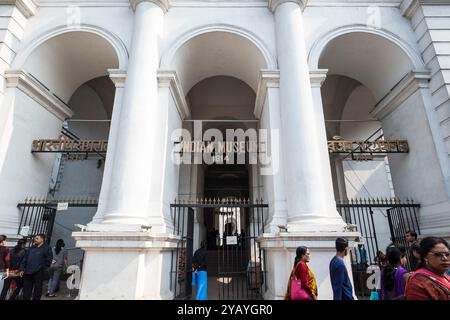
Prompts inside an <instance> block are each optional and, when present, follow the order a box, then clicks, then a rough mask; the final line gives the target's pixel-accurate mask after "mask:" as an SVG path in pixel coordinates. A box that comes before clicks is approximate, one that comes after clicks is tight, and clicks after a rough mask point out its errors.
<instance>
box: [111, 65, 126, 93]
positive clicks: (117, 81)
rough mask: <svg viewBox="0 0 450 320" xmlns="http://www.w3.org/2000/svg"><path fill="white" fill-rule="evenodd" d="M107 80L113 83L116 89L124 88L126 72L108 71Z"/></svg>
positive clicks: (119, 70)
mask: <svg viewBox="0 0 450 320" xmlns="http://www.w3.org/2000/svg"><path fill="white" fill-rule="evenodd" d="M108 73H109V78H110V79H111V81H112V82H113V83H114V85H115V86H116V88H124V87H125V80H126V78H127V71H126V70H121V69H108Z"/></svg>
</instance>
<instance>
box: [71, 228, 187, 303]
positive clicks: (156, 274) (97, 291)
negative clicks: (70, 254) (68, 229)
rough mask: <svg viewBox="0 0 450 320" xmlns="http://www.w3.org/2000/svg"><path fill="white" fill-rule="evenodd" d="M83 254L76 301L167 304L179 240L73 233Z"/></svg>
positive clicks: (150, 235)
mask: <svg viewBox="0 0 450 320" xmlns="http://www.w3.org/2000/svg"><path fill="white" fill-rule="evenodd" d="M72 235H73V237H74V238H75V240H76V246H77V247H80V248H81V249H82V250H84V252H85V255H84V262H83V268H82V275H81V283H80V291H79V296H78V298H79V299H80V300H144V299H146V300H147V299H148V300H170V299H173V298H174V293H173V292H172V291H171V286H170V278H171V274H170V268H171V262H172V252H173V251H174V250H176V248H177V243H178V241H179V238H178V237H176V236H174V235H170V234H154V233H150V232H117V231H114V232H112V231H109V232H74V233H73V234H72Z"/></svg>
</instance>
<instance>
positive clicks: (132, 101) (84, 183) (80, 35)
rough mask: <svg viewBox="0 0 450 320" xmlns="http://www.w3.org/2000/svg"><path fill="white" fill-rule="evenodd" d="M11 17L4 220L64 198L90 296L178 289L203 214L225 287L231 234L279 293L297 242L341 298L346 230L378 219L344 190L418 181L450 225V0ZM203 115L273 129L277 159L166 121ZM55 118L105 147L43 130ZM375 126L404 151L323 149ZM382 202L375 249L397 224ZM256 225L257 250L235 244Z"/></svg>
mask: <svg viewBox="0 0 450 320" xmlns="http://www.w3.org/2000/svg"><path fill="white" fill-rule="evenodd" d="M0 22H1V24H0V31H1V32H0V39H1V40H0V80H1V84H0V234H6V235H7V236H8V237H9V239H10V240H11V241H14V239H18V238H21V237H22V236H24V235H30V234H31V235H33V230H34V229H33V228H34V227H33V225H32V223H28V222H27V219H28V218H29V215H32V214H35V215H38V216H39V215H40V216H39V217H38V218H36V219H40V220H42V221H47V222H48V220H49V212H50V211H49V212H48V211H46V210H53V209H52V208H51V206H50V202H52V201H53V202H62V203H68V204H69V207H68V208H63V207H64V206H61V207H59V210H58V211H57V213H56V217H55V218H54V221H52V226H51V230H50V232H49V234H53V235H52V241H54V240H56V239H57V238H63V239H65V241H66V243H68V244H69V245H70V247H71V248H72V247H73V248H79V250H78V252H79V253H81V250H82V251H83V252H84V259H83V264H82V277H81V284H80V291H79V298H80V299H174V298H176V297H177V288H178V289H179V290H181V289H180V287H181V286H183V284H182V281H186V279H184V280H183V278H182V277H181V278H180V269H179V268H181V266H180V255H184V256H183V257H184V259H185V260H186V259H187V260H186V261H183V263H184V266H183V268H184V269H182V270H184V271H186V269H189V263H188V262H189V258H187V257H188V256H189V255H190V254H191V253H192V251H193V250H195V249H196V248H198V247H199V245H200V243H201V241H202V240H207V239H208V240H210V239H211V237H209V234H210V233H211V232H212V234H213V237H212V238H214V236H215V235H216V234H217V237H218V238H220V240H218V241H216V240H213V242H214V243H213V245H212V246H211V241H208V242H209V245H210V246H211V247H210V248H209V249H210V251H211V256H214V254H218V255H219V256H214V257H216V258H215V259H216V260H217V259H218V260H219V266H214V267H215V268H216V267H217V268H218V270H219V275H217V277H216V278H212V279H211V280H210V281H212V282H213V281H215V280H217V281H219V280H221V281H222V284H221V285H222V287H219V289H218V290H219V291H220V290H223V286H224V283H228V284H229V283H232V282H233V281H234V280H233V277H232V276H230V275H226V274H225V273H223V274H222V276H221V275H220V270H221V266H222V267H223V264H224V263H225V262H220V259H221V258H223V257H225V256H226V257H227V259H229V257H230V256H228V253H224V252H228V251H224V250H223V247H224V246H229V248H231V249H230V250H236V254H237V255H241V257H244V258H242V259H243V260H242V261H243V263H242V265H243V266H244V268H246V269H245V270H246V272H247V275H248V270H250V269H251V267H252V266H253V268H256V267H255V266H259V267H258V268H260V269H259V270H260V271H261V272H263V273H264V280H263V281H260V280H258V281H257V282H258V283H259V282H262V283H263V285H261V286H257V287H258V289H259V290H260V294H261V297H262V298H264V299H282V298H283V296H284V292H285V289H286V284H287V279H288V276H289V273H290V270H291V267H292V264H293V261H294V256H295V249H296V248H297V247H298V246H300V245H305V246H307V247H309V248H310V250H311V252H312V260H311V263H310V267H311V269H312V270H313V272H314V273H315V275H316V278H317V281H318V289H319V299H330V298H332V291H331V284H330V279H329V272H328V262H329V261H330V260H331V258H332V256H333V255H334V241H335V239H336V237H338V236H339V237H345V238H347V239H349V240H350V242H351V244H352V245H353V244H354V241H355V240H358V236H359V235H360V233H363V234H362V235H363V237H365V236H366V235H365V234H364V233H365V231H363V230H362V229H363V228H362V227H361V226H359V225H358V224H359V222H358V221H356V222H355V221H348V220H346V219H343V216H341V215H340V214H339V211H338V210H337V206H336V203H337V202H338V203H340V202H341V201H345V200H348V199H352V198H371V199H376V198H377V197H378V198H392V197H397V198H399V199H407V198H408V199H409V198H412V199H414V202H415V203H418V204H420V210H419V211H418V212H417V215H416V216H413V215H410V216H408V217H409V218H408V219H417V227H418V229H420V234H421V235H436V236H443V237H446V238H449V237H450V160H449V156H450V1H448V0H440V1H438V0H433V1H431V0H430V1H428V0H403V1H401V0H379V1H363V0H340V1H334V0H309V1H308V0H232V1H228V0H146V1H145V0H132V1H129V0H85V1H66V0H8V1H5V0H3V1H0ZM200 120H201V121H200ZM199 123H200V125H201V126H202V128H201V134H200V140H202V138H203V140H208V141H210V140H214V139H211V136H208V137H205V136H202V134H203V132H206V131H207V129H216V131H215V132H216V133H217V132H225V131H226V130H227V129H243V130H244V131H246V130H250V129H254V130H256V131H257V132H261V131H263V132H264V130H266V131H265V132H266V133H268V134H267V136H266V137H265V139H264V140H265V144H264V145H265V147H266V148H267V150H266V151H267V152H268V153H270V154H271V157H270V159H271V161H265V162H264V161H257V162H256V163H248V162H246V163H244V164H234V165H226V164H224V165H217V164H211V163H209V164H207V163H205V162H204V161H200V163H196V162H194V163H181V164H179V163H177V161H175V159H174V158H175V157H176V154H177V152H176V151H174V150H175V149H176V146H177V144H178V143H180V140H179V139H178V137H175V136H176V135H175V134H174V133H176V132H179V131H180V129H185V132H189V133H191V134H192V135H195V134H194V132H195V129H196V128H195V126H196V125H198V124H199ZM62 131H63V133H64V135H65V137H66V138H65V139H72V140H71V141H75V140H78V141H85V142H86V143H87V144H88V143H91V144H92V143H100V142H101V141H103V142H105V141H106V140H107V141H108V148H107V153H106V152H105V153H104V154H102V152H101V148H100V149H95V148H94V149H95V150H94V151H95V152H90V153H89V154H88V152H86V153H85V156H86V157H85V158H83V159H84V160H80V157H79V155H80V154H78V156H77V159H79V160H78V161H73V160H74V159H73V158H70V157H65V156H64V152H57V151H61V150H60V149H58V148H59V147H57V146H56V145H57V144H58V142H57V141H56V142H55V140H54V141H53V142H51V143H50V145H47V146H46V147H45V148H44V147H42V143H44V144H45V143H49V142H48V141H47V140H46V141H44V142H43V140H42V139H57V138H58V137H59V136H60V135H61V132H62ZM374 133H376V134H375V135H374ZM380 133H381V134H382V136H383V137H382V139H384V140H386V141H397V140H401V141H407V143H408V148H407V149H408V150H407V151H408V152H407V153H404V152H397V153H389V154H383V155H378V156H375V157H373V154H371V155H370V160H371V161H364V162H361V161H358V159H356V158H346V157H345V156H336V157H330V144H329V143H328V144H327V141H330V140H332V139H333V138H334V139H335V141H341V140H337V139H340V138H339V137H343V138H345V140H346V141H347V140H348V141H360V140H362V141H369V140H371V139H372V140H373V138H377V137H378V136H377V135H380ZM214 136H216V135H214ZM337 136H339V137H337ZM174 137H175V138H174ZM258 139H259V140H263V139H262V138H261V137H258ZM197 140H198V139H197ZM33 141H34V142H33ZM36 141H37V142H36ZM39 141H40V142H39ZM61 141H62V140H61ZM66 141H67V140H66ZM99 141H100V142H99ZM233 141H234V140H233ZM39 143H41V145H38V146H37V148H38V149H39V148H40V149H39V150H37V149H36V144H39ZM336 143H338V142H336ZM32 146H33V150H34V151H36V150H37V151H39V152H31V150H32ZM44 149H45V150H44ZM83 150H85V149H83ZM102 150H103V149H102ZM40 151H47V152H40ZM91 151H92V150H91ZM104 151H105V150H104ZM349 154H350V153H349ZM81 155H84V153H81ZM72 156H73V154H72ZM266 160H267V159H266ZM330 160H331V161H330ZM359 160H360V159H359ZM366 160H367V159H366ZM30 197H42V198H43V200H39V201H41V202H42V203H41V206H39V201H37V200H36V199H35V198H30ZM82 197H84V199H88V200H85V201H84V202H83V201H78V200H77V199H80V198H82ZM44 198H45V200H44ZM204 198H207V199H210V200H207V201H204V200H199V199H204ZM231 198H232V199H236V198H239V199H241V200H239V201H236V203H237V204H236V205H235V206H233V205H231V204H229V205H228V206H226V205H223V204H225V203H227V202H226V201H228V200H226V199H231ZM30 199H32V201H31V200H30ZM175 199H177V200H176V201H175ZM211 199H212V200H211ZM224 199H225V200H224ZM242 199H246V200H245V201H244V200H242ZM91 200H92V201H91ZM77 201H78V203H77ZM230 201H233V200H230ZM254 203H258V204H260V205H259V206H258V205H257V206H256V207H253V206H251V205H250V204H254ZM18 204H19V208H18ZM30 204H33V205H34V206H31V205H30ZM53 204H54V203H53ZM89 204H91V205H92V206H89ZM177 204H182V206H177ZM206 204H208V205H206ZM261 204H264V206H262V205H261ZM36 207H39V208H41V209H42V210H43V211H39V210H41V209H39V208H38V209H37V210H34V209H36ZM393 207H394V206H393ZM33 208H34V209H33ZM180 208H190V209H189V210H191V209H192V213H193V218H192V219H186V221H185V220H184V216H183V215H181V214H179V213H177V210H178V209H180ZM224 208H225V209H224ZM226 208H231V209H230V210H227V209H226ZM216 209H217V210H216ZM260 209H261V210H263V211H264V212H265V213H264V214H262V215H261V217H262V218H261V220H259V218H258V219H257V218H255V217H253V218H252V217H251V215H249V216H246V214H247V213H248V212H253V211H252V210H260ZM407 209H408V210H409V209H410V208H407ZM33 210H34V211H33ZM257 212H259V211H257ZM224 215H226V216H227V217H228V218H227V219H228V220H223V221H222V222H221V221H220V219H222V218H223V216H224ZM373 217H374V215H372V219H375V220H376V219H378V218H377V217H375V218H373ZM380 217H383V216H382V215H380ZM30 219H31V218H30ZM180 219H183V220H180ZM380 219H381V220H380V222H379V223H378V225H379V226H378V229H379V231H378V239H376V238H375V239H376V241H378V242H377V248H378V247H379V249H380V250H383V248H385V247H386V245H387V244H388V243H389V242H390V239H389V237H392V235H393V233H392V232H393V228H394V229H395V228H396V227H395V226H391V227H387V225H388V223H387V220H386V221H384V220H382V219H383V218H380ZM344 220H346V221H344ZM180 221H182V222H181V223H180ZM383 221H384V222H383ZM389 221H390V222H392V221H391V220H389ZM346 222H347V223H346ZM372 222H373V220H372ZM394 222H395V221H394ZM348 223H350V224H353V223H355V224H357V229H356V230H355V229H353V228H352V227H351V226H349V225H348ZM75 224H78V225H83V226H85V227H80V228H79V229H75V228H74V225H75ZM375 224H376V223H375ZM180 225H181V229H182V230H183V231H181V232H180ZM24 227H29V228H28V231H27V230H24ZM185 228H186V230H189V231H186V232H185V231H184V229H185ZM25 229H26V228H25ZM369 229H370V227H369ZM406 229H409V224H408V226H405V227H404V228H403V230H400V231H401V232H406V231H407V230H406ZM36 230H38V229H36ZM39 230H40V229H39ZM216 230H219V231H218V232H216ZM251 230H253V231H251ZM364 230H365V229H364ZM46 231H47V232H48V231H49V230H48V229H46ZM27 232H28V233H27ZM214 232H216V234H215V233H214ZM244 234H246V236H247V237H248V238H249V239H251V241H250V242H248V243H247V244H248V245H249V247H250V246H251V247H252V248H253V249H250V248H246V245H245V243H244V242H245V240H244V241H243V242H239V243H238V244H237V243H234V242H233V236H236V237H237V236H238V237H239V239H241V238H242V239H245V236H244ZM224 237H227V238H226V239H227V241H228V243H227V244H225V243H226V242H227V241H225V242H224ZM228 237H230V238H228ZM367 238H368V239H366V240H365V241H366V242H365V244H367V245H368V242H369V241H372V240H370V239H372V237H367ZM369 238H370V239H369ZM239 241H240V240H239ZM180 243H183V246H182V250H180ZM213 247H215V248H213ZM227 250H228V249H227ZM238 250H240V251H238ZM213 251H218V252H219V253H217V252H216V253H213ZM189 252H191V253H189ZM261 252H262V254H261ZM220 254H222V256H220ZM237 255H236V257H237ZM347 262H348V267H349V271H350V268H351V261H350V259H348V261H347ZM252 263H253V264H252ZM236 265H240V263H237V264H236ZM174 266H175V267H174ZM239 270H240V269H239ZM253 270H254V269H253ZM210 276H215V275H214V272H212V271H211V272H210ZM243 276H245V273H243ZM247 280H248V279H247ZM244 283H247V284H245V285H244V287H243V289H242V290H247V291H248V290H250V289H251V288H249V287H252V285H251V281H250V282H248V281H247V282H245V281H244ZM244 288H245V289H244ZM233 290H234V289H233ZM239 290H240V289H238V291H239ZM211 297H212V298H214V297H216V296H214V295H213V293H211ZM217 297H218V298H221V297H222V296H220V294H219V296H217ZM233 297H235V298H236V297H238V296H236V295H234V296H233ZM239 297H240V296H239Z"/></svg>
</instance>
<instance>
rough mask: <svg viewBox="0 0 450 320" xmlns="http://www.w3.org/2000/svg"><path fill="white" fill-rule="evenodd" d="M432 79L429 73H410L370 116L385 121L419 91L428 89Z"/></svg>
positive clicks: (379, 103) (378, 104)
mask: <svg viewBox="0 0 450 320" xmlns="http://www.w3.org/2000/svg"><path fill="white" fill-rule="evenodd" d="M430 79H431V75H430V72H429V71H412V72H410V73H408V74H407V75H406V76H405V77H404V78H403V79H402V80H401V81H400V82H399V83H398V84H397V85H396V86H395V87H394V88H393V89H392V90H391V92H390V93H389V94H388V95H387V96H386V97H384V98H383V99H382V100H381V101H380V102H378V103H377V105H376V106H375V109H374V110H372V112H371V113H370V114H371V115H372V116H374V117H375V118H377V119H379V120H382V119H384V118H385V117H387V116H388V115H389V114H391V113H392V112H393V111H394V110H395V109H397V107H398V106H400V105H401V104H402V103H403V102H404V101H405V100H406V99H408V98H409V97H410V96H411V95H412V94H414V93H415V92H416V91H417V90H419V89H421V88H428V87H429V81H430Z"/></svg>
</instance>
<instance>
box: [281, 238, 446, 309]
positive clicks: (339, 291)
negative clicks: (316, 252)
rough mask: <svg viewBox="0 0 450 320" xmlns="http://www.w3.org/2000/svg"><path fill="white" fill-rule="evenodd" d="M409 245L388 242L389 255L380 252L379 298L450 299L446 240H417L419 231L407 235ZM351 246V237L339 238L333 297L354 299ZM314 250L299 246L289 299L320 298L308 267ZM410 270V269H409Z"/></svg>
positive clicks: (332, 270) (333, 262)
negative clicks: (349, 261)
mask: <svg viewBox="0 0 450 320" xmlns="http://www.w3.org/2000/svg"><path fill="white" fill-rule="evenodd" d="M405 239H406V242H407V246H406V247H401V246H395V245H394V244H391V245H389V246H388V247H387V248H386V254H383V253H382V252H379V253H378V255H377V262H378V265H379V266H380V270H381V272H380V279H379V284H380V286H379V287H380V288H379V289H378V290H377V291H376V293H377V294H376V295H377V297H378V299H379V300H450V271H449V269H450V248H449V244H448V243H447V241H445V240H444V239H442V238H437V237H426V238H424V239H422V240H421V241H420V242H419V241H417V234H416V233H415V232H413V231H409V232H408V233H407V234H406V237H405ZM350 251H351V248H350V247H349V244H348V240H346V239H344V238H337V239H336V255H335V256H334V257H333V259H332V260H331V261H330V264H329V272H330V280H331V286H332V288H333V299H334V300H354V299H355V298H354V295H353V290H352V284H351V281H350V277H349V275H348V271H347V267H346V265H345V263H344V259H345V257H346V256H347V255H348V254H349V252H350ZM310 260H311V253H310V251H309V249H308V248H307V247H298V248H297V250H296V257H295V261H294V266H293V268H292V271H291V274H290V276H289V281H288V285H287V290H286V294H285V299H286V300H317V298H318V290H317V283H316V279H315V277H314V273H313V272H312V271H311V269H310V268H309V266H308V263H309V262H310ZM408 269H409V270H408Z"/></svg>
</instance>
